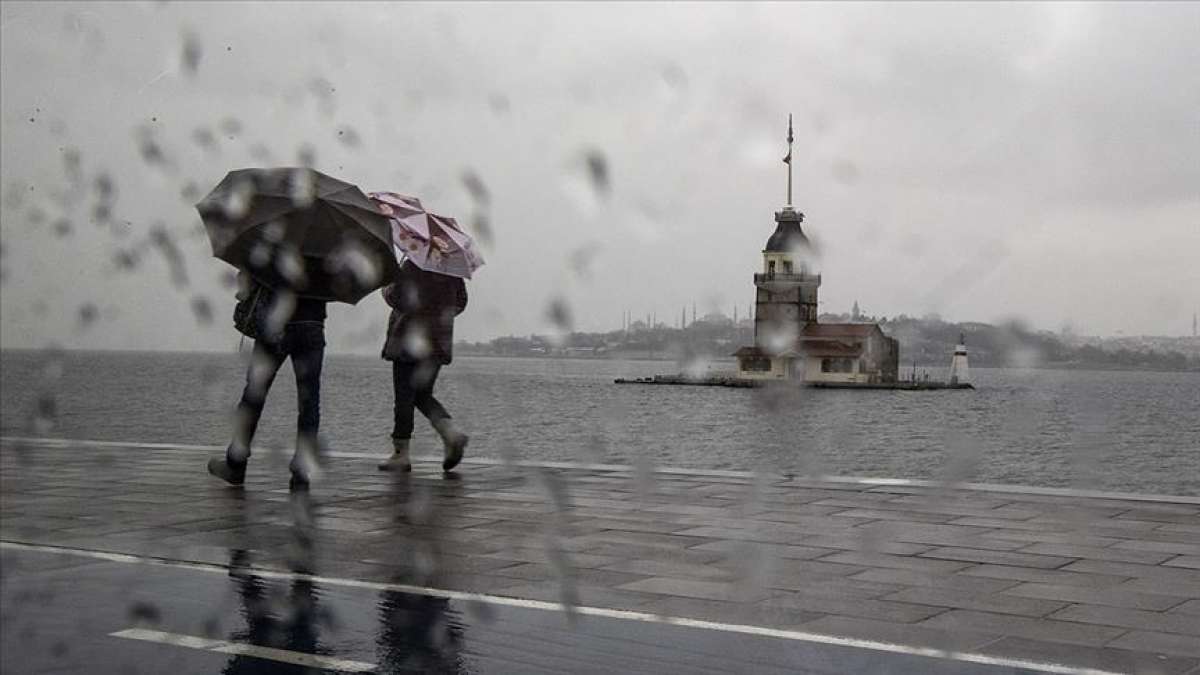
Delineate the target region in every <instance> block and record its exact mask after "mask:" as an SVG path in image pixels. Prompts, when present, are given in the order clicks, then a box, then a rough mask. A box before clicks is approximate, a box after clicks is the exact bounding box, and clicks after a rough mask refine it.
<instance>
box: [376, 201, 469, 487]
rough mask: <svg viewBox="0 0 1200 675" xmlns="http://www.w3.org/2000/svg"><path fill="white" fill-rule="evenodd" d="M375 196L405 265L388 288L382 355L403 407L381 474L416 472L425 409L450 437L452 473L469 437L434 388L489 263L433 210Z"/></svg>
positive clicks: (398, 406)
mask: <svg viewBox="0 0 1200 675" xmlns="http://www.w3.org/2000/svg"><path fill="white" fill-rule="evenodd" d="M369 196H370V198H371V200H372V201H373V202H374V203H375V205H376V207H377V208H378V209H379V211H380V212H381V213H383V215H385V216H387V218H388V219H389V221H390V223H391V227H392V247H393V251H394V253H395V254H396V261H397V263H398V264H399V271H398V272H397V274H396V276H395V279H394V280H393V282H392V283H391V284H389V285H387V286H385V287H384V288H383V299H384V300H385V301H386V302H387V304H388V306H389V307H391V308H392V313H391V316H390V317H389V318H388V330H387V339H386V340H385V341H384V345H383V353H382V356H383V358H384V359H386V360H388V361H391V362H392V388H393V390H394V393H395V403H394V406H393V426H392V453H391V456H389V457H388V458H387V460H385V461H384V462H382V463H380V464H379V469H380V470H381V471H398V472H407V471H411V470H412V461H411V459H410V458H409V445H410V443H411V440H412V432H413V419H414V410H420V411H421V414H423V415H424V416H425V417H426V418H427V419H428V420H429V422H430V424H431V425H432V426H433V428H434V430H435V431H436V432H437V434H438V435H439V436H440V437H441V439H442V444H443V448H444V458H443V461H442V470H443V471H447V472H449V471H451V470H453V469H454V468H455V467H456V466H458V464H459V462H461V461H462V457H463V452H464V451H465V449H466V447H467V442H468V440H469V439H468V436H467V435H466V434H464V433H462V432H461V431H460V430H458V429H457V428H455V426H454V423H453V420H452V418H451V416H450V413H449V412H447V410H446V408H445V407H444V406H443V405H442V404H441V402H440V401H438V400H437V398H435V397H434V395H433V388H434V384H435V383H436V382H437V377H438V373H439V372H440V370H441V368H442V367H443V366H447V365H449V364H450V362H451V359H452V356H453V354H452V350H453V344H454V318H455V317H456V316H458V315H459V314H461V313H462V312H463V310H465V309H466V307H467V288H466V283H465V282H464V281H463V280H464V279H469V278H470V277H471V274H472V273H473V272H474V271H475V270H477V269H478V268H479V267H480V266H481V265H483V257H482V256H480V255H479V253H478V251H477V250H476V248H475V245H474V242H473V241H472V240H471V237H470V236H469V235H467V234H466V233H465V232H463V231H462V229H461V228H459V226H458V223H457V222H455V220H454V219H453V218H447V217H445V216H439V215H436V214H433V213H429V212H427V211H425V209H424V207H422V206H421V202H420V201H419V200H418V199H417V198H415V197H408V196H405V195H400V194H397V193H394V192H372V193H370V195H369Z"/></svg>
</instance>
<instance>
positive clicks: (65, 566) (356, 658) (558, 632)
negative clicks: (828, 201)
mask: <svg viewBox="0 0 1200 675" xmlns="http://www.w3.org/2000/svg"><path fill="white" fill-rule="evenodd" d="M249 562H251V561H250V560H248V559H247V558H246V556H245V552H244V551H240V550H239V551H234V552H233V553H232V558H231V564H230V565H229V566H228V569H227V572H226V574H225V577H226V579H225V580H224V581H222V580H221V578H220V577H219V576H218V575H217V574H214V573H213V572H212V571H211V570H210V571H207V573H206V572H204V571H199V570H195V569H188V568H186V567H173V566H169V565H157V566H146V565H143V564H138V563H118V562H106V561H99V560H87V559H80V558H74V557H72V556H64V555H60V554H56V553H48V552H36V551H14V550H5V551H4V566H5V569H6V573H5V575H4V580H5V581H4V587H3V599H4V603H3V604H4V606H5V613H4V632H3V654H4V657H3V664H4V668H3V669H4V671H5V672H13V673H18V672H19V673H38V672H55V673H137V672H141V673H164V672H181V673H182V672H188V673H206V672H208V673H222V674H226V675H233V674H250V673H255V674H261V673H270V674H272V675H284V674H292V673H297V674H298V673H314V672H366V671H369V672H379V673H430V672H437V673H538V672H568V671H569V672H573V673H579V672H597V673H598V672H646V673H650V672H654V673H662V672H688V673H697V672H699V673H730V672H751V671H752V672H756V673H760V672H761V673H845V672H887V673H989V674H991V673H1020V672H1033V671H1025V670H1019V669H1015V668H1010V667H1000V666H986V665H977V664H964V663H961V662H945V661H938V660H935V659H929V658H925V657H920V656H911V655H902V654H881V653H879V652H872V651H867V650H856V649H852V648H848V647H837V646H828V645H813V644H806V643H802V642H795V641H790V640H778V639H773V638H771V637H767V636H749V635H736V634H726V633H721V632H719V631H711V630H705V629H702V628H689V627H683V626H670V625H647V624H644V623H636V622H629V621H622V620H619V619H607V618H597V617H587V616H584V617H579V616H576V617H572V616H571V615H569V614H566V613H562V612H554V611H543V610H537V609H521V608H514V607H504V606H488V607H487V608H486V609H480V608H478V607H472V606H471V605H470V603H468V602H463V601H456V600H450V599H447V598H439V597H432V596H429V595H420V594H413V593H404V592H399V591H390V590H383V591H375V590H373V589H360V588H353V587H339V586H334V585H326V584H322V583H320V582H318V581H313V580H311V579H307V578H293V579H278V578H266V577H264V576H262V575H260V574H256V573H255V572H254V571H253V570H252V569H251V568H247V567H244V566H243V565H245V564H247V563H249ZM131 603H132V606H135V607H142V608H150V607H152V608H154V609H153V611H148V610H142V611H139V612H133V611H130V610H129V609H128V607H129V606H131Z"/></svg>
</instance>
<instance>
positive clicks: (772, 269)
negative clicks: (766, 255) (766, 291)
mask: <svg viewBox="0 0 1200 675" xmlns="http://www.w3.org/2000/svg"><path fill="white" fill-rule="evenodd" d="M767 274H769V275H771V276H775V261H774V260H768V261H767Z"/></svg>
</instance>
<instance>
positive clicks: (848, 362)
mask: <svg viewBox="0 0 1200 675" xmlns="http://www.w3.org/2000/svg"><path fill="white" fill-rule="evenodd" d="M821 372H822V373H852V372H854V359H821Z"/></svg>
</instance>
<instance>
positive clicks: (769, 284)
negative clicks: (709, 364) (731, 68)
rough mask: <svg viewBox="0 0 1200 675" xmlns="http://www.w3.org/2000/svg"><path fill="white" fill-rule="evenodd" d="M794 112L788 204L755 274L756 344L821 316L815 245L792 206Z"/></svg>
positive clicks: (778, 215)
mask: <svg viewBox="0 0 1200 675" xmlns="http://www.w3.org/2000/svg"><path fill="white" fill-rule="evenodd" d="M792 140H793V135H792V116H791V115H788V135H787V141H788V152H787V156H785V157H784V158H783V163H784V164H787V165H788V184H787V205H786V206H784V207H783V209H782V210H780V211H776V212H775V224H776V226H775V232H774V233H773V234H772V235H771V237H770V238H769V239H767V244H766V246H765V247H763V251H762V254H763V269H762V272H761V273H759V274H755V275H754V285H755V287H756V288H757V291H756V297H755V307H754V344H755V345H757V346H759V347H760V348H761V347H769V346H770V345H771V343H773V342H777V340H773V339H771V338H772V337H775V336H778V335H781V334H784V335H796V336H799V334H800V331H802V330H803V329H804V326H805V324H808V323H810V322H815V321H816V320H817V289H818V287H819V286H820V285H821V275H819V274H815V273H814V271H813V270H811V269H809V266H808V260H807V258H808V256H809V254H810V253H811V251H812V246H811V244H810V243H809V241H808V237H806V236H805V235H804V230H803V229H801V227H800V223H802V222H803V221H804V214H803V213H800V212H799V211H797V210H796V209H795V208H793V207H792Z"/></svg>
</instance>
